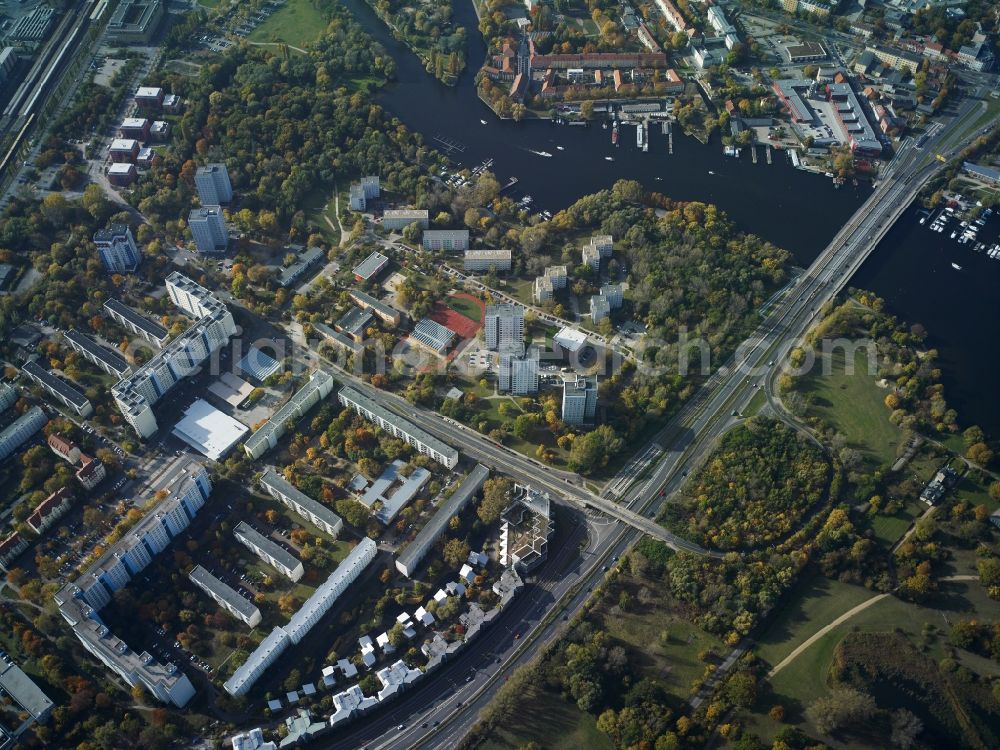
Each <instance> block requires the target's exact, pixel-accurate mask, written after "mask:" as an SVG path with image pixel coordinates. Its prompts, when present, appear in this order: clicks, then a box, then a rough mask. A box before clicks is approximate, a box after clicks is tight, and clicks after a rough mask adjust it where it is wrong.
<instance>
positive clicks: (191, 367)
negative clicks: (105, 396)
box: [111, 272, 236, 437]
mask: <svg viewBox="0 0 1000 750" xmlns="http://www.w3.org/2000/svg"><path fill="white" fill-rule="evenodd" d="M167 294H168V295H169V296H170V299H171V301H173V302H174V304H176V305H177V306H178V307H180V308H181V309H182V310H184V312H186V313H187V314H189V315H191V316H192V317H194V318H196V319H197V322H196V323H195V324H194V325H192V326H191V328H189V329H188V330H187V331H185V332H184V333H183V334H181V335H180V336H178V337H177V338H176V339H174V340H173V341H171V342H170V344H169V345H168V346H166V347H165V348H164V349H162V350H161V351H160V352H159V353H158V354H157V355H156V356H155V357H153V358H152V359H151V360H149V361H148V362H147V363H146V364H144V365H143V366H142V367H140V368H139V369H137V370H136V371H135V372H134V373H132V374H131V375H129V376H128V377H126V378H123V379H122V380H120V381H119V382H118V383H116V384H115V385H114V386H113V387H112V389H111V395H112V396H114V399H115V402H116V403H117V404H118V408H119V409H121V412H122V415H123V416H124V417H125V420H126V421H127V422H128V423H129V424H130V425H131V426H132V428H133V429H134V430H135V431H136V432H137V433H138V434H139V435H141V436H142V437H149V436H150V435H152V434H153V433H155V432H156V430H157V423H156V417H155V416H154V415H153V409H152V407H153V404H155V403H156V402H157V401H158V400H159V399H160V398H162V397H163V395H164V394H166V393H167V391H169V390H170V389H171V388H173V387H174V386H175V385H176V384H177V383H179V382H180V381H181V380H183V379H184V378H186V377H188V376H189V375H191V373H193V372H194V371H195V370H196V369H197V368H198V367H199V366H200V365H201V364H202V363H203V362H204V361H205V360H206V359H208V358H209V356H211V355H212V354H213V353H214V352H215V351H217V350H218V349H220V348H221V347H222V346H224V345H225V344H226V343H227V342H228V341H229V339H230V338H231V337H232V336H233V335H235V333H236V322H235V321H234V320H233V315H232V313H230V312H229V309H228V308H227V307H226V306H225V305H224V304H223V303H222V302H221V301H220V300H219V299H218V298H217V297H215V296H214V295H212V293H211V292H209V291H208V290H207V289H205V287H203V286H201V285H200V284H197V283H195V282H194V281H192V280H191V279H189V278H188V277H187V276H184V275H183V274H181V273H177V272H174V273H172V274H170V276H168V277H167Z"/></svg>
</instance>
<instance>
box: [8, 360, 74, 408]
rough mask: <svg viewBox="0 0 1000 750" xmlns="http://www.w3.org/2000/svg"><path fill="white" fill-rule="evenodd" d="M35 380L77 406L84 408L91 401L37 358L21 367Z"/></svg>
mask: <svg viewBox="0 0 1000 750" xmlns="http://www.w3.org/2000/svg"><path fill="white" fill-rule="evenodd" d="M21 369H22V370H23V371H24V372H25V373H27V375H28V376H29V377H31V378H32V379H33V380H36V381H39V382H40V383H41V384H42V385H43V386H44V387H45V388H48V389H49V390H50V391H55V392H56V393H58V394H59V395H60V396H62V397H63V398H65V399H66V400H67V401H69V402H70V403H71V404H73V405H74V406H76V407H77V408H80V409H82V408H83V407H84V406H86V405H87V404H89V403H90V401H89V399H88V398H87V397H86V396H84V395H83V394H82V393H81V392H80V391H78V390H77V389H76V388H74V387H73V386H71V385H70V384H69V383H67V382H66V381H65V380H63V379H62V378H59V377H56V376H55V375H53V374H52V373H51V372H50V371H49V370H46V369H45V368H44V367H42V366H41V365H40V364H38V362H36V361H35V360H31V361H30V362H25V363H24V366H23V367H22V368H21Z"/></svg>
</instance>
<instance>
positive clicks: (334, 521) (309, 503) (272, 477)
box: [260, 466, 344, 539]
mask: <svg viewBox="0 0 1000 750" xmlns="http://www.w3.org/2000/svg"><path fill="white" fill-rule="evenodd" d="M260 486H261V488H262V489H264V491H265V492H267V493H268V494H269V495H270V496H271V497H273V498H274V499H276V500H278V501H280V502H281V503H283V504H284V505H285V506H287V507H288V508H289V509H290V510H291V511H293V512H294V513H295V514H296V515H298V516H300V517H301V518H304V519H305V520H306V521H309V523H311V524H313V525H314V526H316V527H317V528H319V529H321V530H322V531H325V532H326V533H327V534H329V535H330V536H332V537H333V538H334V539H336V538H337V535H338V534H339V533H340V530H341V529H342V528H343V527H344V520H343V519H342V518H341V517H340V516H338V515H337V514H336V513H334V512H333V511H332V510H330V509H329V508H327V507H326V506H325V505H323V504H322V503H320V502H318V501H316V500H313V499H312V498H311V497H309V496H308V495H307V494H305V493H304V492H302V491H300V490H298V489H296V487H295V486H294V485H292V483H291V482H289V481H288V480H287V479H285V478H284V477H283V476H281V473H280V472H279V471H277V470H275V469H274V468H272V467H270V466H269V467H267V468H266V469H264V473H263V474H261V475H260Z"/></svg>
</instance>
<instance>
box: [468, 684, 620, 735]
mask: <svg viewBox="0 0 1000 750" xmlns="http://www.w3.org/2000/svg"><path fill="white" fill-rule="evenodd" d="M530 742H535V743H540V744H541V746H542V747H545V748H546V750H580V748H587V750H611V748H612V744H611V740H610V739H608V736H607V735H606V734H603V733H602V732H599V731H598V729H597V721H596V720H595V719H594V717H593V716H591V715H590V714H588V713H585V712H583V711H581V710H580V709H579V708H577V707H576V706H575V705H574V704H573V703H571V702H570V701H568V700H564V699H563V698H562V697H561V696H559V695H557V694H555V693H552V692H549V691H547V690H544V689H541V688H538V687H529V688H528V690H527V691H526V692H525V694H524V699H523V700H522V701H521V702H520V703H519V704H518V710H517V721H513V722H507V723H504V724H503V725H502V726H500V727H497V729H496V730H495V731H494V733H493V736H492V737H490V739H489V740H487V741H486V742H484V743H483V744H482V745H480V748H481V750H518V748H522V747H524V746H525V745H526V744H528V743H530Z"/></svg>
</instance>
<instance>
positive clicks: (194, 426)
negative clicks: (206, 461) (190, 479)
mask: <svg viewBox="0 0 1000 750" xmlns="http://www.w3.org/2000/svg"><path fill="white" fill-rule="evenodd" d="M247 432H249V429H248V428H247V426H246V425H244V424H242V423H240V422H237V421H236V420H235V419H233V418H232V417H229V416H226V415H225V414H223V413H222V412H221V411H219V410H218V409H216V408H215V407H214V406H212V405H211V404H210V403H208V402H207V401H205V400H204V399H201V398H199V399H197V400H196V401H195V402H194V403H192V404H191V405H190V406H189V407H188V408H187V409H186V410H185V412H184V418H183V419H182V420H181V421H180V422H178V423H177V426H176V427H174V435H176V436H177V437H179V438H180V439H181V440H183V441H184V442H185V443H187V444H188V445H190V446H191V447H192V448H194V449H195V450H196V451H198V452H199V453H201V454H202V455H204V456H207V457H208V458H210V459H212V460H213V461H218V460H219V459H220V458H222V456H224V455H225V454H226V452H227V451H228V450H229V449H230V448H232V447H233V445H235V444H236V443H237V442H238V441H239V440H240V438H242V437H243V436H244V435H245V434H246V433H247Z"/></svg>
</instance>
